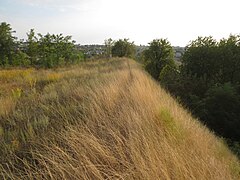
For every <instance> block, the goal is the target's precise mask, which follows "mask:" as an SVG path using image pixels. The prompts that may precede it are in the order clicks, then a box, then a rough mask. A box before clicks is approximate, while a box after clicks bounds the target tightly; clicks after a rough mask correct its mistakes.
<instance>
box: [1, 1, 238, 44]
mask: <svg viewBox="0 0 240 180" xmlns="http://www.w3.org/2000/svg"><path fill="white" fill-rule="evenodd" d="M239 7H240V1H239V0H0V22H7V23H9V24H10V25H11V27H12V29H13V30H15V31H16V33H15V36H17V37H18V38H19V39H26V38H27V36H26V33H27V32H29V30H30V29H32V28H33V29H35V31H36V32H37V33H41V34H46V33H48V32H49V33H51V34H52V33H53V34H59V33H63V35H72V39H73V40H76V41H77V43H80V44H103V43H104V40H105V39H108V38H112V39H114V40H117V39H120V38H121V39H122V38H129V39H130V40H131V41H134V42H135V44H138V45H140V44H141V45H147V44H148V43H149V42H151V41H152V40H153V39H157V38H167V39H168V40H169V41H170V42H171V44H172V45H174V46H186V45H187V44H188V43H189V42H190V41H191V40H194V39H196V38H197V37H198V36H210V35H211V36H213V37H214V38H215V39H217V40H218V39H221V38H227V37H228V36H229V35H230V34H240V23H239V22H240V21H239V18H240V11H239Z"/></svg>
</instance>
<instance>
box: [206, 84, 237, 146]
mask: <svg viewBox="0 0 240 180" xmlns="http://www.w3.org/2000/svg"><path fill="white" fill-rule="evenodd" d="M204 102H205V108H206V114H205V117H201V119H202V120H204V122H205V123H206V124H207V125H208V126H209V127H210V128H211V129H212V130H214V131H215V132H216V133H217V134H219V135H221V136H223V137H225V138H230V139H231V140H234V141H238V142H240V131H239V129H240V119H239V117H240V111H239V107H240V95H239V94H238V93H237V91H236V88H235V87H234V86H233V85H232V84H231V83H225V84H223V85H219V86H215V87H212V88H210V89H209V90H208V91H207V93H206V97H205V100H204Z"/></svg>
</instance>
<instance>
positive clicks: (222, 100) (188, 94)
mask: <svg viewBox="0 0 240 180" xmlns="http://www.w3.org/2000/svg"><path fill="white" fill-rule="evenodd" d="M176 72H178V71H175V70H174V69H172V68H170V67H169V66H167V67H165V68H163V70H162V71H161V73H160V76H159V77H160V82H161V84H162V85H163V87H165V88H166V89H167V90H169V91H170V92H171V93H172V94H173V95H174V96H175V97H177V98H178V99H179V100H180V102H182V104H184V105H185V106H186V107H187V108H189V109H190V110H191V111H192V113H193V114H194V115H195V116H197V117H198V118H199V119H200V120H201V121H202V122H204V123H205V124H206V125H208V127H209V128H211V129H212V130H214V131H215V133H216V134H218V135H220V136H222V137H224V138H227V139H228V142H231V141H234V142H236V143H239V142H240V134H239V128H240V118H239V117H240V109H239V107H240V88H239V87H240V86H239V84H240V36H237V35H236V36H235V35H230V36H229V38H227V39H221V40H220V41H219V42H217V41H216V40H215V39H213V38H212V37H211V36H210V37H198V38H197V39H196V40H194V41H192V42H191V43H190V44H189V45H188V46H187V47H186V48H185V54H184V55H183V61H182V65H181V66H180V69H179V73H176ZM230 146H231V143H230ZM232 147H234V151H236V148H237V147H238V146H232ZM236 152H237V151H236Z"/></svg>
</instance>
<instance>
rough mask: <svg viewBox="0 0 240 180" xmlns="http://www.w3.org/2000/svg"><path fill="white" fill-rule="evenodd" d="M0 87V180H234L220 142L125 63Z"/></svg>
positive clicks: (2, 74) (25, 77)
mask: <svg viewBox="0 0 240 180" xmlns="http://www.w3.org/2000/svg"><path fill="white" fill-rule="evenodd" d="M0 81H1V84H2V85H1V92H4V93H2V94H4V96H3V95H1V99H0V101H1V103H0V140H1V141H0V142H1V143H0V146H1V147H0V160H1V165H0V177H1V179H191V180H192V179H211V180H212V179H216V180H221V179H222V180H226V179H240V174H239V173H240V165H239V162H238V160H237V158H236V157H235V156H234V155H233V154H232V153H231V152H230V151H229V150H228V148H227V146H226V145H225V144H224V143H223V141H221V139H219V138H217V137H216V136H215V135H214V134H213V133H211V132H210V131H209V130H208V129H207V128H206V127H205V126H203V125H202V124H200V123H199V122H198V121H197V120H196V119H194V118H193V117H192V116H191V114H190V113H188V112H187V111H186V110H185V109H183V108H182V107H181V106H180V105H179V104H178V103H177V102H176V101H175V100H174V99H173V98H172V97H171V96H170V95H169V94H168V93H166V92H165V91H164V90H163V89H162V88H161V87H160V86H159V84H157V82H155V81H154V80H153V79H152V78H151V77H150V76H149V75H148V74H147V73H145V72H144V70H142V68H141V66H140V65H139V64H137V63H136V62H134V61H133V60H130V59H124V58H123V59H110V60H99V61H90V62H85V63H82V64H80V65H78V66H72V67H68V68H59V69H56V70H34V69H25V70H22V69H18V70H17V69H13V70H1V71H0ZM10 89H12V90H10Z"/></svg>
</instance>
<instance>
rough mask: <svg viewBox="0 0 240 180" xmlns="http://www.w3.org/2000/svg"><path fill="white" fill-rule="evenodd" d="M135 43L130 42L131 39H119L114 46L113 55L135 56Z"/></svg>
mask: <svg viewBox="0 0 240 180" xmlns="http://www.w3.org/2000/svg"><path fill="white" fill-rule="evenodd" d="M135 51H136V48H135V45H134V42H129V39H123V40H122V39H119V40H118V41H116V42H115V43H114V45H113V47H112V55H113V56H114V57H130V58H134V56H135Z"/></svg>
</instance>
